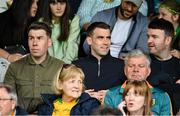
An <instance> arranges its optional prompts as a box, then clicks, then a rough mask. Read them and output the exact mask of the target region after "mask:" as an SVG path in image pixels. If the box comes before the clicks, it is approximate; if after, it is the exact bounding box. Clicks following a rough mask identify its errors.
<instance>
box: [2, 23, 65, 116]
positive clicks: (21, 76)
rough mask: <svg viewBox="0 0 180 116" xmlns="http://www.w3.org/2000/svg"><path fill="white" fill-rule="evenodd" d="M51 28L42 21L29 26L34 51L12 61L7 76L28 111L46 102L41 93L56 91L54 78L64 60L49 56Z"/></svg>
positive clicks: (32, 110) (19, 102)
mask: <svg viewBox="0 0 180 116" xmlns="http://www.w3.org/2000/svg"><path fill="white" fill-rule="evenodd" d="M50 36H51V28H50V27H49V26H48V25H47V24H45V23H42V22H35V23H33V24H31V25H30V27H29V28H28V45H29V49H30V54H28V55H27V56H25V57H24V58H22V59H20V60H18V61H16V62H13V63H11V64H10V66H9V68H8V70H7V72H6V75H5V79H4V83H6V84H9V85H11V86H12V87H13V89H14V90H15V91H16V93H17V96H18V100H19V101H18V105H19V106H21V107H22V108H24V109H25V110H26V111H27V112H28V113H34V112H36V111H37V107H38V105H39V104H41V103H42V99H41V96H40V94H42V93H52V90H51V83H52V80H53V77H54V76H55V74H56V73H57V71H58V70H59V68H61V67H62V64H63V62H62V61H60V60H58V59H56V58H53V57H51V56H49V54H48V47H49V46H50V45H51V39H50Z"/></svg>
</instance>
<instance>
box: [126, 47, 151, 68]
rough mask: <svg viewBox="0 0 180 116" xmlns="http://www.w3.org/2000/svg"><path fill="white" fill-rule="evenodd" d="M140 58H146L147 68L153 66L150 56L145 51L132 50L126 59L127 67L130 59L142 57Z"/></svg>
mask: <svg viewBox="0 0 180 116" xmlns="http://www.w3.org/2000/svg"><path fill="white" fill-rule="evenodd" d="M140 56H144V57H145V58H146V62H147V66H148V67H150V64H151V58H150V56H149V55H148V54H146V53H144V52H143V51H141V50H140V49H134V50H131V51H130V52H128V54H127V56H126V58H125V65H127V64H128V59H129V58H134V57H140Z"/></svg>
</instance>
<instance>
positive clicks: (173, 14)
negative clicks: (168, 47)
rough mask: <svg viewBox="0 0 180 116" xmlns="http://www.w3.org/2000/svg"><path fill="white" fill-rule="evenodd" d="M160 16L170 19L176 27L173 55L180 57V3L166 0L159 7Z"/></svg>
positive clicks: (174, 0)
mask: <svg viewBox="0 0 180 116" xmlns="http://www.w3.org/2000/svg"><path fill="white" fill-rule="evenodd" d="M159 18H163V19H165V20H168V21H170V22H171V23H172V24H173V26H174V29H175V32H176V33H175V36H174V38H173V41H172V51H171V53H172V55H173V56H175V57H177V58H180V3H179V2H177V1H176V0H165V1H164V2H162V3H161V5H160V8H159Z"/></svg>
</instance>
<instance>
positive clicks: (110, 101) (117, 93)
mask: <svg viewBox="0 0 180 116" xmlns="http://www.w3.org/2000/svg"><path fill="white" fill-rule="evenodd" d="M125 84H126V82H125V83H124V84H123V85H122V86H117V87H114V88H111V89H110V90H109V91H108V92H107V94H106V96H105V99H104V102H105V105H106V106H109V107H112V108H117V107H118V105H119V103H121V101H122V95H123V92H124V85H125ZM151 92H152V98H153V107H152V113H153V115H158V116H164V115H172V107H171V101H170V99H169V96H168V94H167V93H165V92H164V91H162V90H160V89H156V88H151Z"/></svg>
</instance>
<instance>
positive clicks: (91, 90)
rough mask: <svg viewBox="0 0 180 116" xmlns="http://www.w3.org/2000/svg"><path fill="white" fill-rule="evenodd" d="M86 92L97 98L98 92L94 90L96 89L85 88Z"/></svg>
mask: <svg viewBox="0 0 180 116" xmlns="http://www.w3.org/2000/svg"><path fill="white" fill-rule="evenodd" d="M85 92H86V93H88V94H89V95H90V96H91V97H95V98H97V92H95V91H94V89H88V90H85Z"/></svg>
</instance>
